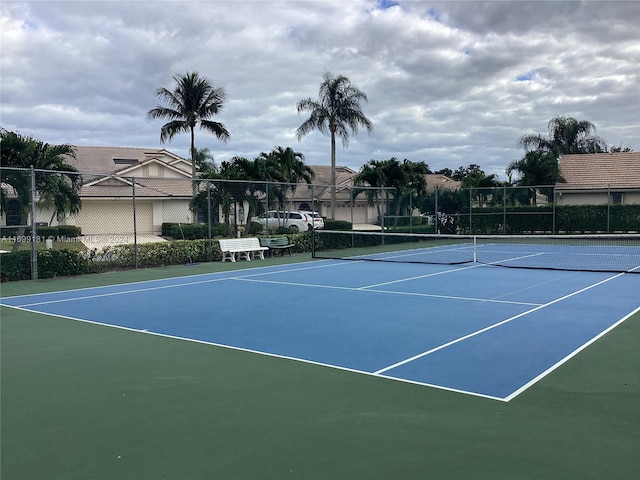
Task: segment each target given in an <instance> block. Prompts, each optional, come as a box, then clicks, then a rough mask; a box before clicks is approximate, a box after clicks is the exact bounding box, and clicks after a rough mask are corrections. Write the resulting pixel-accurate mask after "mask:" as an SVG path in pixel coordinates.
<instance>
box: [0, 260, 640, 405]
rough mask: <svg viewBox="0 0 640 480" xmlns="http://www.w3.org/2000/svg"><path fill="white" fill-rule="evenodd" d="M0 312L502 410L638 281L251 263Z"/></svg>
mask: <svg viewBox="0 0 640 480" xmlns="http://www.w3.org/2000/svg"><path fill="white" fill-rule="evenodd" d="M1 303H2V304H3V305H7V306H12V307H15V308H20V309H24V310H28V311H32V312H39V313H44V314H50V315H55V316H59V317H64V318H69V319H73V320H79V321H86V322H93V323H99V324H103V325H109V326H114V327H119V328H125V329H131V330H135V331H137V332H145V333H149V334H156V335H163V336H169V337H175V338H177V339H185V340H190V341H197V342H204V343H208V344H212V345H218V346H224V347H231V348H236V349H242V350H247V351H251V352H257V353H261V354H267V355H274V356H278V357H284V358H289V359H293V360H299V361H305V362H312V363H316V364H321V365H326V366H330V367H334V368H341V369H347V370H350V371H355V372H360V373H364V374H368V375H374V376H379V377H384V378H390V379H396V380H400V381H406V382H412V383H416V384H420V385H426V386H430V387H436V388H442V389H447V390H452V391H456V392H461V393H466V394H472V395H478V396H482V397H488V398H492V399H496V400H502V401H509V400H511V399H513V398H515V397H516V396H517V395H518V394H520V393H522V392H523V391H524V390H526V389H527V388H528V387H530V386H531V385H533V384H534V383H535V382H537V381H538V380H539V379H541V378H543V377H544V376H545V375H546V374H548V373H550V372H551V371H553V370H554V369H555V368H557V367H559V366H560V365H562V363H564V362H565V361H567V360H568V359H570V358H571V357H572V356H574V355H575V354H577V353H578V352H580V351H581V350H582V349H584V348H586V347H587V346H588V345H590V344H591V343H593V342H594V341H596V340H597V339H598V338H600V337H601V336H603V335H604V334H606V333H607V332H608V331H610V330H611V329H612V328H614V327H615V326H616V325H618V324H619V323H621V322H623V321H624V320H625V319H626V318H628V317H629V316H631V315H632V314H633V313H634V312H636V311H638V310H640V275H638V274H628V273H627V274H616V273H602V272H600V273H597V272H566V271H548V270H526V269H507V268H501V267H496V266H491V265H481V264H467V265H457V266H452V265H449V266H445V265H418V264H395V263H387V264H383V265H381V264H379V263H376V262H362V261H339V260H338V261H336V260H321V261H312V262H307V263H297V264H288V265H280V266H272V267H260V266H259V262H256V268H250V269H245V270H240V271H232V272H223V273H212V274H204V275H196V276H186V277H178V278H172V279H164V280H156V281H148V282H141V283H132V284H131V283H130V284H121V285H113V286H106V287H98V288H87V289H79V290H72V291H63V292H54V293H47V294H37V295H26V296H18V297H8V298H3V299H1Z"/></svg>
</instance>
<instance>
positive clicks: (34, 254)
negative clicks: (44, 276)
mask: <svg viewBox="0 0 640 480" xmlns="http://www.w3.org/2000/svg"><path fill="white" fill-rule="evenodd" d="M29 173H30V176H29V177H30V181H31V280H37V279H38V250H37V248H36V233H37V232H36V171H35V169H34V168H33V165H31V166H29ZM21 223H22V222H21Z"/></svg>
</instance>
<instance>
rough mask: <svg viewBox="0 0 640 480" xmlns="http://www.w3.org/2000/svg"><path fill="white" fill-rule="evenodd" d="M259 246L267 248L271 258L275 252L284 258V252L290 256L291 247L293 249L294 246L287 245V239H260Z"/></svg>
mask: <svg viewBox="0 0 640 480" xmlns="http://www.w3.org/2000/svg"><path fill="white" fill-rule="evenodd" d="M260 245H263V246H265V247H268V248H269V253H270V254H271V255H272V256H273V255H274V254H275V252H278V251H279V252H280V255H282V256H284V252H285V251H286V252H287V253H288V254H289V256H291V247H295V245H294V244H292V243H289V239H288V238H287V237H277V238H261V239H260Z"/></svg>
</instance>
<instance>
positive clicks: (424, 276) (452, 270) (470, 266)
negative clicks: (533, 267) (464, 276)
mask: <svg viewBox="0 0 640 480" xmlns="http://www.w3.org/2000/svg"><path fill="white" fill-rule="evenodd" d="M536 255H539V254H532V255H525V256H522V257H515V258H509V259H508V260H500V261H498V262H491V263H476V264H474V265H468V266H465V267H458V268H453V269H450V270H444V271H442V272H435V273H428V274H425V275H419V276H417V277H408V278H401V279H399V280H392V281H390V282H384V283H376V284H373V285H365V286H363V287H360V288H361V289H367V288H375V287H382V286H384V285H392V284H394V283H402V282H408V281H411V280H417V279H419V278H427V277H433V276H435V275H445V274H447V273H453V272H459V271H461V270H468V269H470V268H479V267H484V266H486V265H494V264H496V263H502V262H511V261H514V260H520V259H522V258H529V257H535V256H536ZM536 305H537V304H536Z"/></svg>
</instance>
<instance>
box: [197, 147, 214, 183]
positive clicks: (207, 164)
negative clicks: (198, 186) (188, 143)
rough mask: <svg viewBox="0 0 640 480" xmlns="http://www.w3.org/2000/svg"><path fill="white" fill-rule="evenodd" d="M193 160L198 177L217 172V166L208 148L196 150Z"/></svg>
mask: <svg viewBox="0 0 640 480" xmlns="http://www.w3.org/2000/svg"><path fill="white" fill-rule="evenodd" d="M195 160H196V169H197V170H198V175H199V176H200V177H202V176H204V175H207V174H209V173H215V172H217V171H218V165H217V164H216V161H215V159H214V158H213V154H212V153H211V152H210V151H209V149H208V148H196V154H195Z"/></svg>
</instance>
